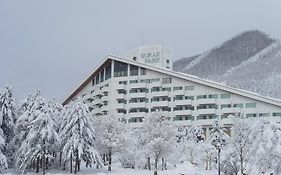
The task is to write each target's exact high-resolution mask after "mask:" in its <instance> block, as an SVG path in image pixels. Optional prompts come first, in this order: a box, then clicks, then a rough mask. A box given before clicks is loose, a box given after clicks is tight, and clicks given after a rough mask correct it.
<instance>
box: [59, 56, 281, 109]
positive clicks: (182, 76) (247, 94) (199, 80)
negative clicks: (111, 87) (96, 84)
mask: <svg viewBox="0 0 281 175" xmlns="http://www.w3.org/2000/svg"><path fill="white" fill-rule="evenodd" d="M110 60H116V61H120V62H124V63H127V64H131V65H135V66H140V67H143V68H146V69H149V70H152V71H155V72H160V73H163V74H167V75H169V76H174V77H177V78H180V79H184V80H187V81H191V82H194V83H198V84H202V85H205V86H209V87H212V88H216V89H220V90H223V91H226V92H230V93H233V94H237V95H241V96H244V97H248V98H251V99H255V100H258V101H262V102H265V103H269V104H272V105H275V106H280V107H281V101H279V100H277V99H273V98H269V97H265V96H261V95H259V94H256V93H253V92H249V91H245V90H241V89H237V88H233V87H230V86H226V85H223V84H219V83H217V82H213V81H210V80H205V79H202V78H199V77H196V76H193V75H189V74H185V73H180V72H175V71H172V70H169V69H166V68H159V67H154V66H150V65H147V64H144V63H140V62H138V61H134V60H130V59H126V58H122V57H118V56H113V55H108V56H106V57H105V59H104V60H103V61H102V63H101V64H100V65H99V66H98V67H97V69H95V70H94V72H93V73H92V74H91V75H90V76H89V77H88V78H87V79H86V80H85V81H84V82H83V83H82V84H81V85H80V86H79V87H78V88H77V89H76V90H75V91H74V92H73V93H72V94H71V95H70V96H68V97H67V98H66V100H65V101H64V102H63V105H66V104H67V103H68V102H69V101H71V100H72V98H74V96H75V95H76V94H77V93H79V92H80V91H81V90H82V89H83V88H84V87H85V86H86V85H87V84H88V83H89V82H91V80H92V79H93V78H94V77H95V75H96V74H97V73H98V72H99V70H100V69H101V68H102V67H104V66H105V65H107V64H108V63H110Z"/></svg>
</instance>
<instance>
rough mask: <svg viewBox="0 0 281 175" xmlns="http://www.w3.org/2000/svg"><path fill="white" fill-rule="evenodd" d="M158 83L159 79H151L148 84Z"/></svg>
mask: <svg viewBox="0 0 281 175" xmlns="http://www.w3.org/2000/svg"><path fill="white" fill-rule="evenodd" d="M158 81H160V78H152V79H151V81H150V82H151V83H153V82H158Z"/></svg>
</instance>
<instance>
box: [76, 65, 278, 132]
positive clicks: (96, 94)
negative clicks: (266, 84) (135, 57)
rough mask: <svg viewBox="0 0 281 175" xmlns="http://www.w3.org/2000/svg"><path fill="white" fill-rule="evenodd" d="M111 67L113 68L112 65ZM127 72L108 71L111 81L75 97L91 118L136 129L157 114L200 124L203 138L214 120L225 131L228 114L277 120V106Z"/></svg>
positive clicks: (159, 75)
mask: <svg viewBox="0 0 281 175" xmlns="http://www.w3.org/2000/svg"><path fill="white" fill-rule="evenodd" d="M111 67H112V69H113V68H114V63H112V66H111ZM127 71H128V75H127V76H123V77H114V75H115V74H114V71H111V78H109V79H108V80H105V81H103V82H102V83H98V84H95V85H94V86H93V84H92V82H90V83H88V84H87V85H86V86H85V88H84V89H83V90H82V91H80V92H79V93H78V94H77V95H76V97H79V96H80V97H83V99H84V100H85V102H86V103H87V104H88V106H89V108H90V111H91V114H92V115H93V116H95V115H111V114H112V115H118V116H119V118H120V120H123V121H124V122H126V123H128V124H129V125H131V126H133V127H137V126H141V123H142V120H143V118H145V117H146V116H148V115H153V113H155V112H161V113H162V114H163V115H165V116H166V117H169V118H171V120H173V121H174V123H175V125H201V126H202V127H203V128H204V130H205V131H206V134H207V135H208V132H209V130H210V128H211V126H212V124H213V122H214V120H216V119H220V121H221V123H222V124H224V126H225V127H227V128H229V127H230V126H231V124H232V121H231V119H229V118H228V116H229V115H230V114H241V115H244V116H246V117H252V118H253V120H254V119H255V118H257V117H265V118H267V119H269V120H280V118H281V117H280V116H279V115H280V114H281V107H280V106H276V105H272V104H269V103H266V102H263V101H258V100H255V99H252V98H248V97H244V96H242V95H239V94H233V93H230V92H227V91H223V90H220V89H217V88H213V87H210V86H207V85H203V84H199V83H194V82H191V81H187V80H184V79H181V78H178V77H174V76H171V75H168V74H164V73H161V72H156V71H152V70H146V73H145V75H141V72H142V71H141V68H140V67H139V68H138V72H137V74H138V75H135V76H130V66H129V67H128V70H127ZM98 76H101V75H98ZM170 81H171V82H170ZM125 82H126V83H125ZM158 88H159V89H158ZM135 90H136V91H137V92H135ZM158 90H159V91H158ZM125 92H126V93H125ZM124 93H125V94H124ZM76 97H75V98H76ZM134 100H137V102H135V101H134ZM158 100H159V101H158ZM235 105H236V106H235ZM241 105H242V106H241ZM273 113H277V114H275V115H277V116H274V115H273ZM279 113H280V114H279Z"/></svg>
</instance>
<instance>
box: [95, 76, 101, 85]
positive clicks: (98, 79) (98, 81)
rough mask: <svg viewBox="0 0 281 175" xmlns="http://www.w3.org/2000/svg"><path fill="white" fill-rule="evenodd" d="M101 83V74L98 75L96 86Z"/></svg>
mask: <svg viewBox="0 0 281 175" xmlns="http://www.w3.org/2000/svg"><path fill="white" fill-rule="evenodd" d="M99 83H100V74H97V76H96V84H99Z"/></svg>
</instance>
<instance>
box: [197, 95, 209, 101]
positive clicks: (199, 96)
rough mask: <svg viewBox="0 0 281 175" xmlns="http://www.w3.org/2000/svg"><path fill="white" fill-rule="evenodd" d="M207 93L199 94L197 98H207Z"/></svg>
mask: <svg viewBox="0 0 281 175" xmlns="http://www.w3.org/2000/svg"><path fill="white" fill-rule="evenodd" d="M206 98H207V95H197V100H199V99H206Z"/></svg>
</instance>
